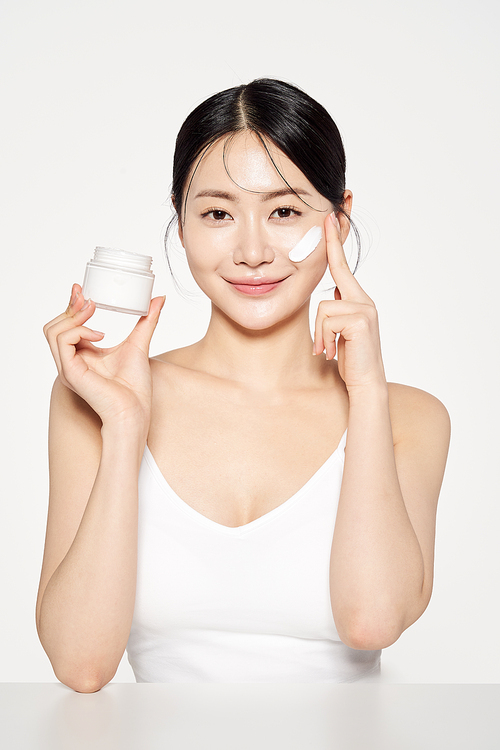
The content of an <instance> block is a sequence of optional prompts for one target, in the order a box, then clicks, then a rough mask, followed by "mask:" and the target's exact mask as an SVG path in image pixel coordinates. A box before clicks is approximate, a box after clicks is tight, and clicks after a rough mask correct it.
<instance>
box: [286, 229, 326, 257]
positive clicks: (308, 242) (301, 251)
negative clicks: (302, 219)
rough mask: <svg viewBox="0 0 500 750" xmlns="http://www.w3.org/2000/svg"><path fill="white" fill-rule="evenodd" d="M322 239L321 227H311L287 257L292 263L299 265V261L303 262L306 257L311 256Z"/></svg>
mask: <svg viewBox="0 0 500 750" xmlns="http://www.w3.org/2000/svg"><path fill="white" fill-rule="evenodd" d="M322 237H323V230H322V229H321V227H312V228H311V229H310V230H309V231H308V232H306V233H305V235H304V236H303V237H302V239H301V240H299V241H298V242H297V244H296V245H295V247H293V248H292V249H291V250H290V252H289V253H288V257H289V258H290V260H291V261H292V262H293V263H300V261H301V260H305V259H306V258H307V256H308V255H311V253H312V252H313V250H316V248H317V247H318V245H319V243H320V241H321V238H322Z"/></svg>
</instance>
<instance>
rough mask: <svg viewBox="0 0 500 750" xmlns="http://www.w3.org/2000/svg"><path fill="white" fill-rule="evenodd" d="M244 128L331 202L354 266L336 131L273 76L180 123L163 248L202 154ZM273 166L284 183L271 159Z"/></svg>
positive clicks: (223, 94)
mask: <svg viewBox="0 0 500 750" xmlns="http://www.w3.org/2000/svg"><path fill="white" fill-rule="evenodd" d="M244 130H250V131H253V132H254V133H255V134H256V135H257V136H258V137H259V138H260V140H261V142H262V144H263V146H264V148H266V150H267V146H266V143H265V140H264V139H267V140H268V141H270V142H271V143H273V144H274V145H275V146H276V147H277V148H279V149H280V150H281V151H282V152H283V153H284V154H285V155H286V156H287V157H288V158H289V159H290V161H292V162H293V163H294V164H295V165H296V166H297V167H298V168H299V169H300V171H301V172H302V173H303V174H304V175H305V177H306V178H307V179H308V180H309V182H310V183H311V184H312V185H313V186H314V187H315V188H316V190H317V191H318V192H319V193H320V194H321V195H322V196H324V197H325V198H327V200H329V201H330V202H331V203H332V204H333V206H334V208H335V211H341V212H342V213H343V214H344V215H345V216H347V218H348V219H349V222H350V224H351V228H352V229H353V232H354V234H355V236H356V242H357V246H358V258H357V262H356V267H357V265H358V263H359V258H360V253H361V247H360V238H359V232H358V230H357V228H356V226H355V225H354V223H353V222H352V221H351V218H350V216H348V215H347V213H346V212H345V211H344V209H343V201H344V190H345V170H346V159H345V152H344V146H343V144H342V138H341V136H340V133H339V129H338V128H337V126H336V124H335V123H334V121H333V120H332V118H331V117H330V115H329V114H328V112H327V111H326V109H325V108H324V107H323V106H322V105H321V104H319V103H318V102H317V101H315V100H314V99H313V98H312V97H310V96H309V95H308V94H306V93H305V92H304V91H302V90H301V89H299V88H297V87H296V86H293V85H292V84H290V83H285V82H284V81H279V80H276V79H274V78H258V79H256V80H255V81H252V82H251V83H248V84H243V85H241V86H235V87H234V88H231V89H226V90H225V91H220V92H219V93H217V94H214V95H213V96H210V97H209V98H208V99H206V100H205V101H204V102H202V103H201V104H199V105H198V106H197V107H196V108H195V109H194V110H193V111H192V112H191V114H190V115H188V117H187V118H186V120H185V121H184V123H183V125H182V127H181V129H180V131H179V134H178V136H177V140H176V144H175V153H174V167H173V181H172V203H173V205H174V208H175V210H176V216H174V217H173V219H172V220H171V222H170V223H169V225H168V227H167V232H166V235H165V247H166V243H167V238H168V233H169V230H170V227H171V226H172V224H173V223H174V222H175V221H176V219H179V220H180V221H181V223H182V210H183V206H184V205H185V200H186V198H187V194H188V193H189V187H190V182H189V184H188V179H189V178H190V181H191V180H192V179H193V176H194V172H195V171H196V169H197V166H198V164H199V162H200V160H201V158H202V157H203V155H204V154H205V152H206V151H207V150H208V149H209V148H210V147H211V146H212V145H213V144H214V143H216V142H217V141H218V140H219V139H220V138H222V137H223V136H225V135H227V136H229V135H231V134H235V133H238V132H241V131H244ZM267 152H268V155H269V157H270V158H271V161H273V160H272V157H271V155H270V153H269V151H268V150H267ZM197 159H198V164H196V165H195V162H196V160H197ZM273 164H274V166H275V167H276V169H277V171H278V173H279V174H280V176H281V177H282V179H283V180H284V181H285V183H286V180H285V178H284V176H283V175H282V174H281V172H280V171H279V169H278V167H277V166H276V164H275V163H274V161H273ZM194 165H195V168H194V170H193V166H194ZM192 170H193V171H192ZM286 184H287V185H288V183H286ZM288 187H290V185H288ZM299 198H300V196H299ZM301 200H302V199H301ZM167 260H168V255H167ZM169 265H170V262H169Z"/></svg>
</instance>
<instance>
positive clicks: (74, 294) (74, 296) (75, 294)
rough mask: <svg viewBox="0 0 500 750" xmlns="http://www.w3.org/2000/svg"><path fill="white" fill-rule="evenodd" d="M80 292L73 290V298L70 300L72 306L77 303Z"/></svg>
mask: <svg viewBox="0 0 500 750" xmlns="http://www.w3.org/2000/svg"><path fill="white" fill-rule="evenodd" d="M79 294H80V292H72V295H71V299H70V301H69V306H70V307H73V305H74V304H75V302H76V300H77V299H78V295H79Z"/></svg>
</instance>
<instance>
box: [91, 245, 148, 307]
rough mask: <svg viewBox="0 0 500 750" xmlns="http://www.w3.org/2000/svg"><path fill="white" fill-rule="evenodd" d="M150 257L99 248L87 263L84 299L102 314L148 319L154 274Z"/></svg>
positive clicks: (126, 251) (108, 248) (110, 248)
mask: <svg viewBox="0 0 500 750" xmlns="http://www.w3.org/2000/svg"><path fill="white" fill-rule="evenodd" d="M152 260H153V259H152V258H151V257H150V256H149V255H139V253H130V252H128V250H118V249H116V248H113V247H96V249H95V252H94V257H93V259H92V260H90V261H89V262H88V263H87V268H86V270H85V278H84V280H83V296H84V298H85V299H91V300H92V301H93V302H95V305H96V307H101V308H102V309H103V310H114V311H115V312H124V313H131V314H132V315H147V314H148V310H149V303H150V301H151V293H152V291H153V282H154V278H155V277H154V274H153V273H152V271H151V263H152Z"/></svg>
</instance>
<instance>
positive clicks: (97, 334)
mask: <svg viewBox="0 0 500 750" xmlns="http://www.w3.org/2000/svg"><path fill="white" fill-rule="evenodd" d="M90 330H91V331H92V333H95V334H96V336H104V333H103V332H102V331H95V330H94V329H93V328H91V329H90Z"/></svg>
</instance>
